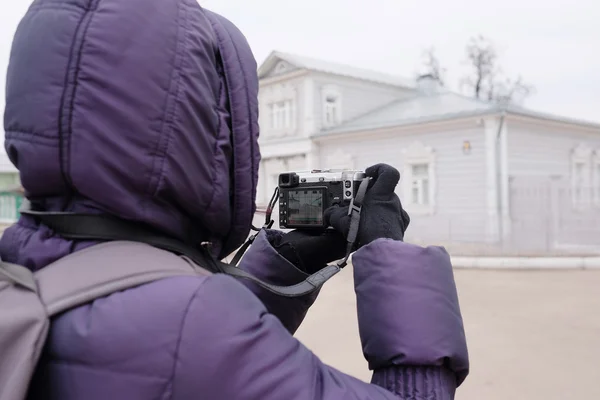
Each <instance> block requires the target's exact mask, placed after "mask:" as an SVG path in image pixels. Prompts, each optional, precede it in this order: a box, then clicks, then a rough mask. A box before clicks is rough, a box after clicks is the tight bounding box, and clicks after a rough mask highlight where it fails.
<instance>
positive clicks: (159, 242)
mask: <svg viewBox="0 0 600 400" xmlns="http://www.w3.org/2000/svg"><path fill="white" fill-rule="evenodd" d="M367 186H368V180H364V181H363V182H362V183H361V185H360V188H359V190H358V194H357V196H356V197H355V200H354V202H353V204H352V205H351V207H350V211H349V213H351V215H352V222H354V219H356V222H355V223H351V225H350V232H349V234H348V251H347V254H346V258H345V259H344V260H342V261H340V262H339V263H338V264H335V265H328V266H326V267H325V268H323V269H321V270H320V271H318V272H316V273H314V274H312V275H310V276H309V277H308V278H306V279H305V280H304V281H302V282H300V283H298V284H296V285H292V286H278V285H272V284H270V283H266V282H263V281H262V280H260V279H258V278H257V277H255V276H254V275H252V274H250V273H248V272H246V271H244V270H242V269H240V268H237V267H236V266H235V265H231V264H226V263H224V262H222V261H219V260H217V259H215V258H214V257H213V256H212V255H211V254H210V252H209V251H208V250H207V249H206V248H204V247H194V246H190V245H187V244H185V243H183V242H181V241H179V240H177V239H173V238H170V237H167V236H164V235H162V234H160V233H157V232H155V231H154V230H152V229H150V228H148V227H145V226H142V225H140V224H137V223H134V222H129V221H125V220H121V219H117V218H113V217H110V216H105V215H91V214H76V213H67V212H43V211H34V210H32V209H31V205H30V204H29V202H27V201H24V202H23V207H22V209H21V211H20V212H21V214H24V215H29V216H32V217H34V218H36V219H38V220H39V221H41V222H42V223H43V224H44V225H46V226H48V227H49V228H51V229H52V230H54V231H55V232H56V233H58V234H60V235H61V236H63V237H64V238H67V239H72V240H96V241H114V240H127V241H133V242H141V243H146V244H149V245H151V246H154V247H157V248H160V249H163V250H166V251H170V252H172V253H175V254H178V255H182V256H186V257H188V258H190V259H191V260H192V261H194V262H195V263H196V264H198V265H200V266H202V267H204V268H206V269H208V270H209V271H211V272H213V273H224V274H227V275H231V276H234V277H236V278H242V279H248V280H250V281H252V282H254V283H256V284H257V285H259V286H261V287H263V288H265V289H267V290H269V291H271V292H273V293H275V294H278V295H280V296H284V297H299V296H304V295H306V294H309V293H312V292H314V291H316V290H318V289H319V288H320V287H321V286H323V284H324V283H325V282H326V281H327V280H328V279H329V278H331V277H332V276H334V275H335V274H337V273H338V272H339V271H340V270H341V268H343V267H344V266H346V262H347V261H348V258H349V257H350V254H351V252H352V248H353V246H354V242H355V240H356V235H357V232H358V222H359V219H360V209H361V206H362V199H363V197H364V194H365V192H366V190H367ZM248 246H249V244H248V245H245V246H244V247H243V249H244V250H245V249H246V248H247V247H248ZM242 253H243V252H242Z"/></svg>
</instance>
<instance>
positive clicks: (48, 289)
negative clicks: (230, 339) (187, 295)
mask: <svg viewBox="0 0 600 400" xmlns="http://www.w3.org/2000/svg"><path fill="white" fill-rule="evenodd" d="M181 275H192V276H194V275H208V273H207V271H206V270H204V269H202V268H201V267H199V266H195V265H193V264H192V263H190V262H188V261H186V260H184V259H182V258H180V257H177V256H175V255H173V254H170V253H168V252H166V251H162V250H158V249H155V248H152V247H150V246H148V245H143V244H139V243H132V242H111V243H107V244H101V245H97V246H94V247H91V248H89V249H86V250H82V251H81V252H77V253H74V254H72V255H70V256H67V257H65V258H64V259H62V260H59V261H57V262H56V263H54V264H52V265H49V266H48V267H47V268H44V269H43V270H41V271H39V272H37V273H31V271H29V270H28V269H26V268H24V267H21V266H17V265H14V264H6V263H0V301H1V302H2V305H3V306H2V307H1V308H0V400H22V399H24V398H25V396H26V394H27V391H28V387H29V383H30V381H31V378H32V376H33V374H34V371H35V369H36V366H37V362H38V360H39V358H40V354H41V351H42V348H43V346H44V344H45V341H46V335H47V333H48V329H49V327H50V318H51V317H52V316H54V315H57V314H59V313H62V312H64V311H67V310H70V309H72V308H75V307H77V306H80V305H82V304H86V303H89V302H90V301H93V300H95V299H97V298H100V297H104V296H107V295H109V294H112V293H115V292H118V291H122V290H125V289H129V288H133V287H136V286H139V285H141V284H145V283H149V282H153V281H156V280H159V279H163V278H167V277H172V276H181Z"/></svg>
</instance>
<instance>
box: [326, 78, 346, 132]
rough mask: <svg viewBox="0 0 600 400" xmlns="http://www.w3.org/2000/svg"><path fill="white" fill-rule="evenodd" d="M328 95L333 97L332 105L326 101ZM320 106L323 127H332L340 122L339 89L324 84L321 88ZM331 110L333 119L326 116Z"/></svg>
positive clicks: (340, 103)
mask: <svg viewBox="0 0 600 400" xmlns="http://www.w3.org/2000/svg"><path fill="white" fill-rule="evenodd" d="M330 97H334V98H335V99H336V101H335V102H334V103H333V106H332V105H331V103H330V102H329V101H328V99H329V98H330ZM321 108H322V115H323V117H322V118H321V119H322V121H321V122H322V124H323V127H325V128H333V127H334V126H338V125H340V124H341V123H342V94H341V92H340V90H339V89H337V88H336V87H333V86H326V87H324V88H323V93H322V97H321ZM331 110H333V111H334V120H333V121H329V118H328V116H329V115H330V114H331Z"/></svg>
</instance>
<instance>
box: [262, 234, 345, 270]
mask: <svg viewBox="0 0 600 400" xmlns="http://www.w3.org/2000/svg"><path fill="white" fill-rule="evenodd" d="M271 244H272V246H273V247H274V248H275V249H276V250H277V251H278V252H279V254H281V255H282V256H283V257H285V258H286V259H287V260H288V261H289V262H291V263H292V264H294V265H295V266H296V267H297V268H298V269H300V270H302V271H304V272H306V273H307V274H313V273H315V272H317V271H319V270H320V269H322V268H325V266H327V264H328V263H330V262H332V261H335V260H339V259H342V258H344V256H345V255H346V239H345V237H344V236H342V234H340V233H339V232H337V231H335V230H333V229H328V230H326V231H324V232H323V231H318V232H311V231H298V230H296V231H291V232H289V233H286V234H285V235H283V236H281V238H280V239H279V240H277V241H275V242H274V243H271Z"/></svg>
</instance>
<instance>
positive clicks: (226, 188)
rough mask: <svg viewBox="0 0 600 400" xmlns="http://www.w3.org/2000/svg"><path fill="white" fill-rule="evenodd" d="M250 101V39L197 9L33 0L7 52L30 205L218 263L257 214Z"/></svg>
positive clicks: (253, 76)
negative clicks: (161, 238)
mask: <svg viewBox="0 0 600 400" xmlns="http://www.w3.org/2000/svg"><path fill="white" fill-rule="evenodd" d="M257 95H258V78H257V72H256V61H255V59H254V57H253V55H252V52H251V50H250V48H249V46H248V43H247V42H246V39H245V38H244V36H243V35H242V34H241V33H240V31H239V30H238V29H237V28H236V27H235V26H234V25H233V24H232V23H231V22H229V21H228V20H226V19H225V18H223V17H221V16H220V15H217V14H215V13H212V12H210V11H208V10H205V9H202V8H201V7H200V6H199V5H198V3H197V2H196V1H195V0H128V1H123V0H36V1H34V2H33V4H32V5H31V7H30V9H29V10H28V12H27V13H26V15H25V16H24V18H23V19H22V21H21V23H20V25H19V27H18V30H17V32H16V34H15V37H14V41H13V47H12V51H11V55H10V61H9V67H8V74H7V85H6V110H5V115H4V128H5V132H6V140H5V148H6V151H7V153H8V155H9V158H10V160H11V161H12V163H13V164H14V165H15V166H16V167H17V168H18V170H19V172H20V176H21V182H22V184H23V187H24V189H25V191H26V195H27V197H28V198H29V199H30V200H31V202H32V203H33V204H35V205H36V206H37V207H41V208H42V209H45V210H48V211H75V212H93V213H102V214H109V215H114V216H117V217H120V218H124V219H127V220H132V221H138V222H142V223H146V224H149V225H152V226H153V227H155V228H157V229H159V230H161V231H163V232H165V233H167V234H169V235H171V236H175V237H178V238H181V239H183V240H186V241H194V242H198V243H199V242H200V241H210V242H212V244H213V248H214V249H215V252H216V254H217V255H219V256H221V257H222V256H224V255H226V254H228V253H229V252H231V251H232V250H234V249H235V248H237V247H238V246H239V245H240V244H241V243H242V242H243V241H244V239H245V238H246V237H247V235H248V233H249V230H250V227H251V221H252V216H253V213H254V211H255V203H254V200H255V195H256V184H257V179H258V164H259V160H260V153H259V149H258V98H257ZM22 219H25V221H21V222H20V224H21V225H22V227H26V228H27V229H29V230H32V229H33V228H34V227H33V225H32V221H26V219H27V218H26V217H22ZM33 230H35V229H33ZM28 235H29V234H28ZM28 235H25V234H23V233H22V232H21V233H18V234H16V233H14V232H13V233H12V234H11V233H10V232H9V234H8V235H6V237H3V238H2V242H3V243H2V245H1V246H0V247H1V249H0V250H2V253H6V252H7V251H8V250H7V249H8V248H10V249H9V250H10V251H8V252H9V253H15V252H16V251H17V250H16V249H15V248H17V249H18V248H19V247H20V246H23V245H24V244H25V242H27V241H31V240H30V239H31V238H29V237H28ZM43 235H51V233H49V232H44V233H43ZM37 239H39V241H40V243H41V242H43V240H41V239H40V238H37ZM21 242H22V243H21ZM43 247H46V250H45V251H47V252H50V253H51V252H53V251H55V250H53V246H47V245H46V246H43ZM54 247H55V246H54ZM36 251H39V249H38V250H36ZM42 252H43V251H42ZM57 255H58V254H57ZM48 256H49V258H50V259H51V258H56V257H52V256H50V255H49V254H48ZM3 258H4V257H3ZM9 258H13V260H12V261H18V260H14V258H15V257H9ZM16 258H18V257H16ZM46 258H48V257H46ZM32 267H34V268H35V267H36V266H35V265H32ZM37 267H40V266H37Z"/></svg>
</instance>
